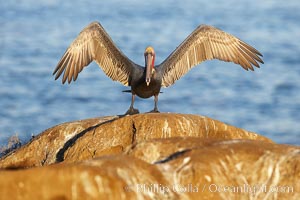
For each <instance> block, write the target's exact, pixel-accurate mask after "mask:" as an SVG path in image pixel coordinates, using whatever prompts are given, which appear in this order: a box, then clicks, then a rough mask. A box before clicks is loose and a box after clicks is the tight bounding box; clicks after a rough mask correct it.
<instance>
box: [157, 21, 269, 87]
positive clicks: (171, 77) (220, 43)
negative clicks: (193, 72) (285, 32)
mask: <svg viewBox="0 0 300 200" xmlns="http://www.w3.org/2000/svg"><path fill="white" fill-rule="evenodd" d="M260 56H261V57H262V54H261V53H260V52H259V51H258V50H256V49H255V48H253V47H252V46H250V45H249V44H247V43H245V42H243V41H241V40H240V39H238V38H236V37H235V36H233V35H231V34H228V33H226V32H224V31H222V30H220V29H217V28H215V27H212V26H208V25H201V26H199V27H198V28H197V29H196V30H195V31H194V32H192V33H191V34H190V35H189V36H188V37H187V38H186V39H185V40H184V41H183V42H182V43H181V44H180V45H179V47H177V48H176V49H175V50H174V51H173V52H172V53H171V54H170V55H169V56H168V58H167V59H166V60H164V61H163V62H162V63H161V64H160V65H159V66H158V68H159V69H160V70H161V72H162V77H163V78H162V86H164V87H168V86H170V85H172V84H174V82H175V81H176V80H178V79H180V78H181V77H182V76H183V75H184V74H186V73H187V72H188V71H189V70H190V69H191V68H192V67H194V66H196V65H198V64H200V63H201V62H203V61H206V60H211V59H219V60H222V61H226V62H233V63H235V64H239V65H241V67H243V68H244V69H245V70H248V69H250V70H254V68H253V66H255V67H259V63H262V64H263V63H264V62H263V60H262V59H261V58H260Z"/></svg>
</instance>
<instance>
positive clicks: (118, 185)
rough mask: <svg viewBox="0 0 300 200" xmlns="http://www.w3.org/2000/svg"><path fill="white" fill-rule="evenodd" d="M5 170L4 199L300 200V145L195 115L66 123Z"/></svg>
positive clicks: (16, 155)
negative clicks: (274, 141)
mask: <svg viewBox="0 0 300 200" xmlns="http://www.w3.org/2000/svg"><path fill="white" fill-rule="evenodd" d="M0 168H1V170H0V178H1V179H0V199H7V198H9V199H199V198H201V199H300V182H299V180H300V147H297V146H289V145H280V144H275V143H273V142H272V141H271V140H270V139H268V138H266V137H263V136H261V135H259V134H256V133H253V132H249V131H246V130H243V129H240V128H236V127H234V126H230V125H227V124H224V123H222V122H219V121H217V120H213V119H210V118H208V117H203V116H197V115H187V114H167V113H160V114H138V115H133V116H122V117H121V116H110V117H100V118H93V119H87V120H81V121H75V122H68V123H64V124H60V125H57V126H55V127H52V128H50V129H47V130H46V131H44V132H43V133H41V134H40V135H38V136H37V137H35V138H34V139H33V140H32V141H30V142H29V143H28V144H26V145H24V146H23V147H21V148H19V149H18V150H17V151H14V152H11V153H10V154H8V155H6V156H5V157H3V158H1V160H0Z"/></svg>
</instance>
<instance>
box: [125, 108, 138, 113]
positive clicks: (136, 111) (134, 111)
mask: <svg viewBox="0 0 300 200" xmlns="http://www.w3.org/2000/svg"><path fill="white" fill-rule="evenodd" d="M138 113H140V112H139V110H138V109H135V108H133V107H131V108H129V109H128V110H127V112H126V113H125V115H134V114H138Z"/></svg>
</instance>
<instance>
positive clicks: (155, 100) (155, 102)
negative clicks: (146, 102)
mask: <svg viewBox="0 0 300 200" xmlns="http://www.w3.org/2000/svg"><path fill="white" fill-rule="evenodd" d="M157 102H158V94H156V95H154V109H153V110H151V111H150V112H154V113H159V111H158V108H157Z"/></svg>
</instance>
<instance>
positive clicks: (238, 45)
mask: <svg viewBox="0 0 300 200" xmlns="http://www.w3.org/2000/svg"><path fill="white" fill-rule="evenodd" d="M260 56H261V57H262V54H261V53H260V52H259V51H257V50H256V49H255V48H253V47H252V46H250V45H249V44H247V43H245V42H243V41H241V40H240V39H238V38H236V37H234V36H233V35H231V34H228V33H226V32H224V31H222V30H220V29H217V28H215V27H213V26H208V25H201V26H199V27H198V28H196V29H195V30H194V31H193V32H192V33H191V34H190V35H189V36H188V37H187V38H186V39H185V40H184V41H183V42H182V43H181V44H180V45H179V46H178V47H177V48H176V49H175V50H174V51H173V52H172V53H171V54H170V55H169V57H167V58H166V59H165V60H164V61H163V62H162V63H161V64H159V65H156V66H155V65H154V63H155V62H154V61H155V51H154V49H153V48H152V47H151V46H149V47H147V48H146V50H145V52H144V57H145V67H142V66H140V65H138V64H136V63H134V62H133V61H131V60H130V59H129V58H127V57H126V56H125V55H124V54H123V53H122V52H121V51H120V50H119V49H118V47H117V46H116V45H115V44H114V42H113V41H112V39H111V38H110V37H109V35H108V34H107V33H106V31H105V30H104V28H103V27H102V26H101V24H100V23H98V22H93V23H91V24H90V25H88V26H87V27H86V28H84V29H83V30H82V31H81V32H80V34H79V35H78V37H77V38H76V39H75V40H74V41H73V42H72V43H71V45H70V46H69V48H68V49H67V50H66V52H65V53H64V55H63V56H62V58H61V60H60V61H59V63H58V64H57V67H56V68H55V70H54V72H53V75H54V74H56V76H55V80H56V79H58V78H59V76H60V75H61V74H62V73H63V72H64V75H63V78H62V83H65V82H66V80H68V83H70V82H71V81H72V80H73V81H76V79H77V76H78V74H79V73H80V72H81V71H82V69H83V68H84V67H86V66H88V65H89V64H90V63H91V62H92V61H95V62H96V63H97V64H98V65H99V66H100V67H101V68H102V70H103V71H104V73H105V74H106V75H107V76H108V77H110V78H111V79H112V80H114V81H119V82H121V83H122V84H123V85H125V86H131V90H130V92H131V93H132V99H131V105H130V107H129V109H128V111H127V112H126V114H135V113H138V112H139V111H138V110H137V109H134V107H133V104H134V99H135V96H136V95H137V96H139V97H141V98H149V97H151V96H154V109H153V110H152V111H151V112H159V111H158V108H157V101H158V95H159V93H160V89H161V87H162V86H163V87H168V86H170V85H172V84H174V83H175V81H176V80H178V79H180V78H181V77H182V76H183V75H184V74H186V73H187V72H188V71H189V70H190V69H191V68H192V67H194V66H196V65H198V64H200V63H201V62H202V61H205V60H211V59H219V60H222V61H226V62H234V63H236V64H239V65H240V66H242V67H243V68H244V69H245V70H248V69H250V70H252V71H253V70H254V68H253V66H255V67H258V68H259V64H258V62H259V63H263V61H262V59H261V58H260Z"/></svg>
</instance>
